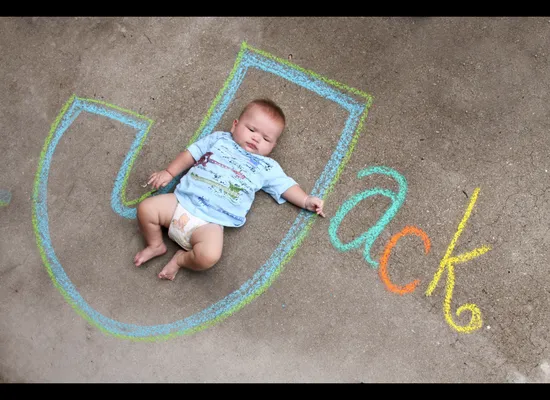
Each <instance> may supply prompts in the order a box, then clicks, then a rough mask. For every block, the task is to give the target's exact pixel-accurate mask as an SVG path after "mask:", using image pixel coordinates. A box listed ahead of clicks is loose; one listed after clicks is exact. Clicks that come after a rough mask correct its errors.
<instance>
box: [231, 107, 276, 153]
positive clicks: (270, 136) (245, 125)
mask: <svg viewBox="0 0 550 400" xmlns="http://www.w3.org/2000/svg"><path fill="white" fill-rule="evenodd" d="M283 129H284V124H283V122H282V121H281V120H279V119H276V118H274V117H272V116H271V115H270V114H268V113H267V112H266V111H265V110H264V109H263V108H262V107H261V106H259V105H257V104H254V105H253V106H252V107H251V108H249V109H248V110H247V111H246V112H245V113H244V114H243V115H242V116H241V118H240V119H236V120H235V121H233V127H232V128H231V134H232V135H233V140H234V141H235V142H237V144H238V145H239V146H241V147H242V148H243V149H244V150H246V151H248V152H250V153H254V154H259V155H262V156H267V155H268V154H269V153H271V151H272V150H273V148H274V147H275V145H276V144H277V139H279V136H280V135H281V133H282V132H283Z"/></svg>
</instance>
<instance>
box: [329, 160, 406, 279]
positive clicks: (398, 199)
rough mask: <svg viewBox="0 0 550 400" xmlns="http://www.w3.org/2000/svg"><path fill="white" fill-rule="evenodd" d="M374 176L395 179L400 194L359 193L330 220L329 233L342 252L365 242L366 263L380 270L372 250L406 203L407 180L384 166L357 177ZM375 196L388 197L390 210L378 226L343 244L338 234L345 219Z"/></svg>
mask: <svg viewBox="0 0 550 400" xmlns="http://www.w3.org/2000/svg"><path fill="white" fill-rule="evenodd" d="M372 174H381V175H387V176H389V177H391V178H393V179H395V180H396V181H397V184H398V185H399V189H398V192H397V193H395V192H393V191H391V190H387V189H380V188H375V189H369V190H365V191H364V192H361V193H358V194H356V195H355V196H352V197H350V198H349V199H348V200H346V201H345V202H344V203H343V204H342V205H341V206H340V208H339V209H338V211H337V212H336V214H335V215H334V217H333V218H332V219H331V220H330V225H329V229H328V232H329V237H330V241H331V243H332V245H333V246H334V247H336V248H337V249H338V250H340V251H342V252H344V251H349V250H352V249H355V248H357V247H359V246H361V244H362V243H363V242H364V243H365V250H364V251H363V257H364V259H365V261H366V262H368V263H369V264H370V265H371V266H372V267H373V268H378V261H376V260H373V259H372V258H371V256H370V249H371V247H372V244H373V243H374V241H375V240H376V238H378V236H380V234H381V233H382V231H383V230H384V228H385V227H386V225H387V224H389V222H390V221H391V220H392V219H393V217H395V214H397V211H399V208H400V207H401V206H402V205H403V202H404V201H405V196H406V195H407V180H406V179H405V178H404V177H403V175H401V174H400V173H399V172H397V171H396V170H394V169H391V168H388V167H382V166H375V167H370V168H366V169H363V170H361V171H359V173H358V174H357V177H358V178H363V177H365V176H368V175H372ZM375 195H382V196H385V197H388V198H389V199H390V200H391V201H392V204H391V206H390V208H388V209H387V210H386V212H385V213H384V215H382V217H381V218H380V219H379V220H378V221H377V222H376V224H374V226H372V227H370V228H369V230H368V231H366V232H364V233H363V234H362V235H361V236H359V237H358V238H356V239H354V240H352V241H351V242H349V243H346V244H344V243H342V242H341V241H340V239H339V238H338V234H337V233H336V232H337V231H338V227H339V226H340V224H341V223H342V221H343V219H344V217H345V216H346V215H347V214H348V213H349V212H350V211H351V210H352V209H353V208H354V207H355V206H356V205H357V204H359V203H360V202H361V201H362V200H364V199H366V198H368V197H371V196H375Z"/></svg>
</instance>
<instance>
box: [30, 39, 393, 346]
mask: <svg viewBox="0 0 550 400" xmlns="http://www.w3.org/2000/svg"><path fill="white" fill-rule="evenodd" d="M249 68H256V69H258V70H261V71H264V72H268V73H271V74H274V75H276V76H279V77H281V78H283V79H286V80H288V81H290V82H292V83H295V84H296V85H298V86H301V87H303V88H305V89H308V90H311V91H312V92H314V93H316V94H317V95H319V96H321V97H322V98H324V99H327V100H330V101H332V102H335V103H336V104H338V105H340V106H341V107H342V108H343V109H344V110H345V111H347V112H348V118H347V120H346V122H345V124H344V128H343V130H342V132H341V134H340V138H339V140H338V143H337V145H336V147H335V149H334V151H333V152H332V154H331V156H330V159H329V160H328V162H327V164H326V165H325V167H324V169H323V171H322V172H321V174H320V176H319V178H318V179H317V181H316V182H315V184H314V187H313V190H312V192H311V194H312V195H314V196H318V197H320V198H322V199H326V198H327V196H328V195H329V194H330V192H331V191H332V190H333V188H334V185H335V183H336V182H337V180H338V179H339V177H340V175H341V174H342V171H343V169H344V166H345V165H346V163H347V162H348V160H349V158H350V157H351V154H352V152H353V150H354V148H355V145H356V143H357V140H358V138H359V133H360V132H361V130H362V127H363V123H364V121H365V118H366V117H367V113H368V109H369V107H370V105H371V104H372V97H371V96H370V95H369V94H367V93H364V92H362V91H359V90H357V89H354V88H350V87H348V86H346V85H344V84H341V83H339V82H336V81H333V80H331V79H327V78H325V77H323V76H321V75H318V74H316V73H315V72H312V71H309V70H306V69H304V68H301V67H299V66H297V65H295V64H293V63H291V62H289V61H287V60H286V59H281V58H278V57H275V56H273V55H271V54H269V53H267V52H265V51H262V50H258V49H255V48H253V47H250V46H249V45H248V44H247V43H246V42H243V43H242V45H241V49H240V51H239V53H238V54H237V58H236V60H235V64H234V66H233V69H232V70H231V72H230V74H229V76H228V78H227V80H226V81H225V83H224V85H223V87H222V88H221V89H220V91H219V92H218V94H217V95H216V97H215V98H214V100H213V102H212V104H211V106H210V108H209V109H208V111H207V113H206V116H205V117H204V118H203V120H202V122H201V124H200V126H199V128H198V129H197V130H196V132H195V134H194V135H193V137H192V138H191V139H190V141H189V143H188V144H191V143H193V142H194V141H195V140H197V139H199V138H201V137H203V136H205V135H208V134H210V133H211V132H212V131H213V129H214V127H215V126H216V125H217V123H218V122H219V121H220V119H221V118H222V116H223V114H224V113H225V111H226V110H227V108H228V106H229V104H230V103H231V101H232V100H233V98H234V96H235V94H236V92H237V89H238V88H239V86H240V85H241V83H242V81H243V79H244V78H245V75H246V72H247V71H248V69H249ZM351 94H353V95H356V96H357V97H359V98H361V100H360V101H359V100H357V99H355V98H354V97H352V96H351ZM82 111H86V112H89V113H93V114H97V115H101V116H104V117H107V118H111V119H115V120H117V121H119V122H121V123H123V124H126V125H129V126H131V127H133V128H134V129H136V131H137V134H136V137H135V139H134V141H133V143H132V144H131V146H130V150H129V152H128V153H127V155H126V157H125V158H124V160H123V162H122V165H121V168H120V170H119V172H118V174H117V177H116V180H115V183H114V186H113V191H112V193H111V207H112V209H113V211H115V213H117V214H119V215H120V216H122V217H124V218H129V219H132V218H135V217H136V209H135V207H134V208H132V207H131V206H135V205H136V204H138V203H139V202H140V201H142V200H143V199H145V198H146V197H148V196H150V195H154V194H159V193H167V192H169V191H171V190H173V189H174V187H175V185H176V184H177V182H178V181H179V178H180V177H181V174H180V175H179V176H177V177H175V178H174V179H173V180H172V181H171V182H170V183H169V184H168V185H166V186H165V187H164V188H162V189H161V190H159V191H158V192H155V193H154V192H153V191H151V192H149V193H145V194H144V195H143V196H141V197H140V198H138V199H135V200H132V201H127V200H126V198H125V194H126V186H127V182H128V177H129V175H130V171H131V168H132V166H133V164H134V162H135V160H136V158H137V156H138V154H139V152H140V150H141V148H142V146H143V144H144V142H145V139H146V137H147V134H148V132H149V130H150V128H151V125H152V124H153V121H152V120H151V119H149V118H147V117H144V116H142V115H139V114H137V113H135V112H133V111H130V110H126V109H123V108H120V107H117V106H114V105H112V104H108V103H105V102H101V101H98V100H94V99H84V98H79V97H76V96H75V95H73V96H72V97H71V98H70V99H69V100H68V101H67V103H66V104H65V105H64V106H63V108H62V110H61V112H60V113H59V115H58V116H57V117H56V119H55V121H54V122H53V124H52V126H51V129H50V132H49V135H48V137H47V138H46V141H45V143H44V147H43V149H42V152H41V154H40V160H39V163H38V168H37V172H36V176H35V181H34V190H33V216H32V218H33V226H34V232H35V236H36V241H37V245H38V249H39V251H40V255H41V257H42V261H43V263H44V265H45V267H46V269H47V271H48V274H49V276H50V278H51V279H52V281H53V283H54V285H55V287H56V288H57V289H58V290H59V291H60V292H61V294H62V295H63V296H64V298H65V299H66V300H67V302H68V303H69V304H71V306H72V307H73V308H74V309H75V310H76V312H77V313H78V314H79V315H81V316H82V317H83V318H85V319H86V320H87V321H88V322H90V323H91V324H92V325H94V326H96V327H97V328H98V329H100V330H101V331H103V332H105V333H107V334H110V335H113V336H115V337H119V338H124V339H130V340H136V341H155V340H166V339H169V338H172V337H176V336H179V335H184V334H192V333H195V332H198V331H200V330H202V329H206V328H208V327H209V326H212V325H214V324H216V323H218V322H220V321H222V320H223V319H225V318H227V317H229V316H230V315H232V314H233V313H235V312H236V311H238V310H240V309H241V308H242V307H244V306H245V305H247V304H248V303H250V302H251V301H253V300H254V299H255V298H256V297H258V296H259V295H261V294H262V293H263V292H264V291H265V290H267V288H268V287H269V286H270V285H271V284H272V283H273V281H274V280H275V279H276V278H277V277H278V276H279V274H280V273H281V271H282V270H283V267H284V266H285V264H286V263H288V261H289V260H290V259H291V258H292V257H293V256H294V254H295V253H296V251H297V250H298V248H299V247H300V245H301V243H302V242H303V240H304V239H305V238H306V236H307V234H308V232H309V230H310V228H311V225H312V224H313V222H314V221H315V219H316V216H317V214H315V213H311V212H309V211H306V210H302V211H300V213H299V214H298V216H297V218H296V220H295V221H294V223H293V224H292V226H291V227H290V229H289V231H288V232H287V234H286V235H285V237H284V238H283V240H281V242H280V243H279V245H278V246H277V247H276V249H275V251H274V252H273V253H272V254H271V256H270V258H269V259H268V260H267V262H266V263H265V264H264V265H262V266H261V267H260V268H259V269H258V270H257V271H256V273H255V274H254V275H253V276H252V278H250V279H249V280H248V281H246V282H245V283H244V284H243V285H242V286H241V287H240V288H238V289H237V290H235V291H234V292H233V293H231V294H229V295H228V296H226V297H225V298H223V299H221V300H220V301H218V302H217V303H214V304H212V305H211V306H209V307H207V308H205V309H203V310H202V311H200V312H197V313H196V314H193V315H191V316H189V317H186V318H184V319H181V320H178V321H175V322H172V323H168V324H162V325H136V324H127V323H123V322H120V321H116V320H114V319H111V318H108V317H106V316H104V315H102V314H100V313H99V312H97V311H96V310H95V309H94V308H93V307H91V306H90V305H89V304H88V303H87V302H86V301H85V300H84V299H83V298H82V296H81V295H80V293H79V291H78V290H77V288H76V287H75V286H74V285H73V284H72V282H71V281H70V279H69V277H68V276H67V274H66V273H65V270H64V269H63V267H62V265H61V263H60V262H59V260H58V258H57V256H56V254H55V251H54V248H53V245H52V242H51V238H50V233H49V223H48V208H47V189H48V174H49V171H50V165H51V162H52V158H53V156H54V153H55V149H56V146H57V144H58V143H59V141H60V140H61V138H62V136H63V134H64V132H65V131H66V130H67V129H68V128H69V126H70V125H71V124H72V123H73V122H74V120H75V119H76V118H77V117H78V115H79V114H80V113H81V112H82ZM382 194H384V195H387V194H385V192H384V193H382ZM394 197H395V196H394ZM396 201H397V200H396Z"/></svg>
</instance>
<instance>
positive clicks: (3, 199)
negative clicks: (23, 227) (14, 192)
mask: <svg viewBox="0 0 550 400" xmlns="http://www.w3.org/2000/svg"><path fill="white" fill-rule="evenodd" d="M10 201H11V193H10V192H8V191H7V190H4V189H0V207H5V206H7V205H8V204H10Z"/></svg>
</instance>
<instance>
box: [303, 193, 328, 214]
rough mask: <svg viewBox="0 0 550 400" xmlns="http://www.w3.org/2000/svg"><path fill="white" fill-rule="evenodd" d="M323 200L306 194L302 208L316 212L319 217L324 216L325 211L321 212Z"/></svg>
mask: <svg viewBox="0 0 550 400" xmlns="http://www.w3.org/2000/svg"><path fill="white" fill-rule="evenodd" d="M324 203H325V202H324V201H323V200H321V199H320V198H319V197H315V196H307V197H306V201H305V206H304V208H305V209H306V210H309V211H313V212H316V213H317V214H318V215H320V216H321V217H323V218H324V217H325V213H324V212H323V204H324Z"/></svg>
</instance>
